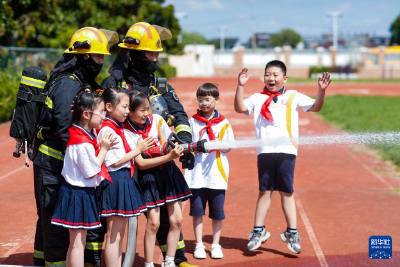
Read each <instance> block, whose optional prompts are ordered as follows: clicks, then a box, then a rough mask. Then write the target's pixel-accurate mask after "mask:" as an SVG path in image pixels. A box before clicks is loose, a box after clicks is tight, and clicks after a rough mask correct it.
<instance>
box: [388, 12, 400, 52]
mask: <svg viewBox="0 0 400 267" xmlns="http://www.w3.org/2000/svg"><path fill="white" fill-rule="evenodd" d="M390 32H391V33H392V36H391V37H390V44H391V45H394V44H397V45H400V15H399V16H397V18H396V20H395V21H393V22H392V24H391V25H390Z"/></svg>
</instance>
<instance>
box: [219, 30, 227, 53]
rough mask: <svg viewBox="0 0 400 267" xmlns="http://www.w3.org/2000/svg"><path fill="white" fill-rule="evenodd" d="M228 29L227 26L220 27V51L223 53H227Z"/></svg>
mask: <svg viewBox="0 0 400 267" xmlns="http://www.w3.org/2000/svg"><path fill="white" fill-rule="evenodd" d="M227 29H228V27H226V26H220V27H218V30H219V31H220V38H219V50H220V51H221V52H224V51H225V34H224V32H225V31H226V30H227Z"/></svg>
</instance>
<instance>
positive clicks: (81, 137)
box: [67, 125, 112, 183]
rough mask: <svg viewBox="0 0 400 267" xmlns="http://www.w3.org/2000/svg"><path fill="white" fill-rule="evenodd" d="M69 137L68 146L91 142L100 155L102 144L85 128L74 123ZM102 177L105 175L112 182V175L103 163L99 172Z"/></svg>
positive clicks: (96, 152)
mask: <svg viewBox="0 0 400 267" xmlns="http://www.w3.org/2000/svg"><path fill="white" fill-rule="evenodd" d="M68 131H69V139H68V142H67V147H69V146H71V145H76V144H82V143H90V144H92V145H93V146H94V151H95V155H96V157H97V155H99V152H100V146H99V144H98V143H97V139H96V138H92V137H91V136H90V135H89V134H88V133H87V132H86V131H85V130H84V129H82V128H80V127H79V126H76V125H72V126H71V128H69V130H68ZM98 175H100V176H101V177H104V178H105V179H107V180H109V181H110V182H111V183H112V180H111V176H110V174H109V173H108V169H107V167H106V166H105V165H104V162H103V164H101V170H100V172H99V173H98Z"/></svg>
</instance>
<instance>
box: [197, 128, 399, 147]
mask: <svg viewBox="0 0 400 267" xmlns="http://www.w3.org/2000/svg"><path fill="white" fill-rule="evenodd" d="M297 141H298V143H299V144H300V145H338V144H364V145H378V144H380V145H381V144H385V145H395V144H400V132H383V133H358V134H336V135H314V136H303V137H300V138H299V140H297ZM277 143H279V144H280V145H290V144H291V141H290V140H289V139H288V138H287V137H276V138H268V139H247V140H236V141H210V142H206V143H204V148H205V149H207V150H212V149H235V148H246V147H262V146H268V145H274V144H277Z"/></svg>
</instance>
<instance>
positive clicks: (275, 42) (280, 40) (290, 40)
mask: <svg viewBox="0 0 400 267" xmlns="http://www.w3.org/2000/svg"><path fill="white" fill-rule="evenodd" d="M300 41H301V36H300V35H299V34H298V33H297V32H295V31H294V30H292V29H283V30H281V31H280V32H278V33H274V34H271V45H272V46H284V45H290V46H291V47H293V48H294V47H296V45H297V44H298V43H299V42H300Z"/></svg>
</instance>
